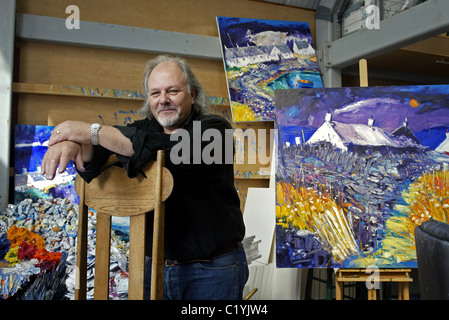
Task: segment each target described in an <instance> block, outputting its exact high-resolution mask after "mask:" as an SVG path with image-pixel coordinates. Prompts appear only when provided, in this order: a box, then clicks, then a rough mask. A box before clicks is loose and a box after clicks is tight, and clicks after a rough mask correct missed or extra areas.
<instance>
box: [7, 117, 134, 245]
mask: <svg viewBox="0 0 449 320" xmlns="http://www.w3.org/2000/svg"><path fill="white" fill-rule="evenodd" d="M53 128H54V127H53V126H43V125H16V126H15V130H14V136H15V138H14V141H15V146H14V203H15V204H18V203H20V202H21V201H22V200H24V199H32V200H33V201H37V200H38V199H56V198H67V199H68V200H69V201H70V202H72V203H77V204H79V197H78V194H77V193H76V190H75V178H76V175H77V171H76V167H75V164H74V162H73V161H70V162H69V164H68V165H67V168H66V170H65V171H64V172H62V173H58V172H57V173H56V177H55V178H54V179H53V180H47V179H46V178H45V177H44V176H43V175H42V174H41V172H40V169H41V164H42V159H43V157H44V155H45V153H46V152H47V149H48V139H50V135H51V132H52V131H53ZM89 210H91V211H92V212H95V211H94V210H92V209H89ZM112 229H113V230H114V231H115V233H116V234H117V235H119V236H120V237H121V238H122V239H124V240H126V241H127V240H128V238H129V218H128V217H112Z"/></svg>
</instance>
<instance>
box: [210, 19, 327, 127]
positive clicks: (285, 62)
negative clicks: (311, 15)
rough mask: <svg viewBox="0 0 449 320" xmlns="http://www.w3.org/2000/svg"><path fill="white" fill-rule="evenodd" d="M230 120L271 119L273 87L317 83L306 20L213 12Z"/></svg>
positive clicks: (318, 73) (315, 62)
mask: <svg viewBox="0 0 449 320" xmlns="http://www.w3.org/2000/svg"><path fill="white" fill-rule="evenodd" d="M217 25H218V29H219V37H220V42H221V48H222V53H223V62H224V68H225V71H226V80H227V84H228V92H229V100H230V105H231V112H232V118H233V121H234V122H243V121H273V120H274V118H275V112H274V91H275V90H278V89H294V88H317V87H319V88H321V87H323V83H322V81H321V75H320V72H319V67H318V63H317V59H316V55H315V49H314V48H313V41H312V36H311V32H310V28H309V24H308V23H306V22H292V21H276V20H260V19H243V18H229V17H217Z"/></svg>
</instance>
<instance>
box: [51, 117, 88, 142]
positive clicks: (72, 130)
mask: <svg viewBox="0 0 449 320" xmlns="http://www.w3.org/2000/svg"><path fill="white" fill-rule="evenodd" d="M61 141H73V142H78V143H80V144H91V143H92V136H91V133H90V124H89V123H87V122H83V121H64V122H62V123H60V124H58V125H57V126H56V127H55V128H54V129H53V132H52V133H51V136H50V139H49V140H48V146H53V145H55V144H56V143H59V142H61Z"/></svg>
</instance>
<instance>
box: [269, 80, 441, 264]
mask: <svg viewBox="0 0 449 320" xmlns="http://www.w3.org/2000/svg"><path fill="white" fill-rule="evenodd" d="M275 101H276V126H277V128H278V130H279V135H278V139H279V153H278V157H277V159H278V164H277V168H276V254H277V265H278V267H298V268H301V267H303V268H319V267H338V268H367V267H369V266H377V267H379V268H403V267H405V268H415V267H417V263H416V246H415V242H414V228H415V227H416V226H418V225H420V224H421V223H422V222H424V221H426V220H428V219H430V218H433V219H436V220H439V221H443V222H446V223H447V222H448V220H449V168H448V164H449V133H448V130H449V86H447V85H428V86H391V87H366V88H365V87H364V88H360V87H357V88H311V89H297V90H278V91H276V97H275Z"/></svg>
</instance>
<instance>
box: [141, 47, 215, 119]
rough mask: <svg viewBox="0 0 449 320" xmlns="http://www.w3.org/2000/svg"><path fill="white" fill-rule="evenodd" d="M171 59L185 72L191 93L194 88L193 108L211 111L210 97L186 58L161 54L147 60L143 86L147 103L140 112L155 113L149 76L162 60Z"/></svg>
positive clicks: (150, 116) (200, 111)
mask: <svg viewBox="0 0 449 320" xmlns="http://www.w3.org/2000/svg"><path fill="white" fill-rule="evenodd" d="M165 61H170V62H174V63H176V64H177V65H178V66H179V68H180V69H181V70H182V72H183V73H184V77H185V79H186V83H187V89H188V90H189V92H190V93H191V92H192V90H193V91H194V92H195V101H194V103H193V106H192V107H193V108H194V109H195V110H196V111H197V112H198V113H199V114H207V113H209V97H208V96H207V94H206V92H205V91H204V89H203V88H202V87H201V84H200V82H199V81H198V79H197V78H196V77H195V75H194V74H193V72H192V69H191V68H190V66H189V64H188V63H187V61H186V60H184V59H183V58H180V57H174V56H169V55H160V56H157V57H156V58H154V59H151V60H150V61H148V62H147V65H146V67H145V72H144V77H143V88H144V92H145V96H144V99H145V103H144V105H143V107H142V108H141V109H140V113H141V115H143V116H146V117H149V118H152V117H153V114H152V113H151V107H150V104H149V103H148V78H149V76H150V74H151V72H152V71H153V69H154V68H155V67H156V66H157V65H159V64H160V63H162V62H165Z"/></svg>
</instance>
